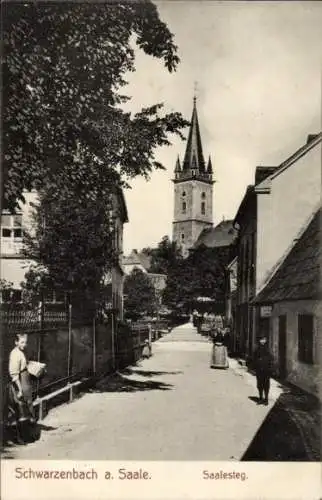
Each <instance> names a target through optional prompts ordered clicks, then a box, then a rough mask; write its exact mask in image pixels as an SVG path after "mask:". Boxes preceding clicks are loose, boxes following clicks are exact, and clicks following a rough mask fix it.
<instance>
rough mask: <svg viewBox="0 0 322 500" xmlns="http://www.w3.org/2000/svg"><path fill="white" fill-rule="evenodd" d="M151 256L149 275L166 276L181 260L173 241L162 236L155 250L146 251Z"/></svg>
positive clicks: (178, 249) (179, 252)
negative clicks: (158, 274)
mask: <svg viewBox="0 0 322 500" xmlns="http://www.w3.org/2000/svg"><path fill="white" fill-rule="evenodd" d="M146 251H148V252H149V254H150V255H151V257H152V259H151V266H150V272H151V273H160V274H168V272H169V271H170V269H171V268H173V267H176V265H177V263H178V262H180V261H181V260H182V255H181V251H180V248H179V247H178V246H177V244H176V242H175V241H171V240H170V239H169V237H168V236H164V237H163V238H162V240H161V241H160V243H159V244H158V246H157V248H154V249H146Z"/></svg>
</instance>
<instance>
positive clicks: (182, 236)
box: [181, 233, 184, 241]
mask: <svg viewBox="0 0 322 500" xmlns="http://www.w3.org/2000/svg"><path fill="white" fill-rule="evenodd" d="M181 241H184V233H182V235H181Z"/></svg>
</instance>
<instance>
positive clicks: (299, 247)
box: [254, 209, 322, 303]
mask: <svg viewBox="0 0 322 500" xmlns="http://www.w3.org/2000/svg"><path fill="white" fill-rule="evenodd" d="M320 217H321V209H319V210H318V211H317V212H316V213H315V214H314V216H313V218H312V219H311V222H310V223H309V224H308V226H307V228H306V229H305V231H304V232H303V234H302V235H301V236H300V238H299V239H298V240H297V241H296V243H295V245H294V246H293V247H292V249H291V250H290V252H289V254H288V255H287V257H286V258H285V260H284V261H283V262H282V264H281V266H280V267H279V268H278V270H277V271H276V272H275V274H274V275H273V276H272V278H271V280H270V281H269V282H268V284H267V285H266V286H265V288H263V290H261V291H260V292H259V294H258V295H257V297H256V298H255V300H254V302H255V303H274V302H280V301H292V300H300V299H302V300H308V299H317V298H318V297H319V279H320V259H321V255H322V254H321V241H320V237H321V225H320V224H321V220H320Z"/></svg>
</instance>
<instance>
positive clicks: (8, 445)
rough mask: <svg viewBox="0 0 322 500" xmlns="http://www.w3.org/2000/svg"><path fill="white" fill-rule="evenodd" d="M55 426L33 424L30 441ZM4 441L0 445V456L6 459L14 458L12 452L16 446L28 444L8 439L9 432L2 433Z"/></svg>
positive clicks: (37, 438) (55, 428)
mask: <svg viewBox="0 0 322 500" xmlns="http://www.w3.org/2000/svg"><path fill="white" fill-rule="evenodd" d="M55 430H57V427H52V426H51V425H44V424H42V423H38V422H37V424H36V425H35V428H34V429H33V431H32V441H31V442H35V441H38V440H39V439H40V437H41V433H42V431H55ZM4 434H5V435H4V442H3V444H2V446H1V456H2V458H4V459H6V460H10V459H14V458H15V457H14V456H13V454H12V452H13V451H14V450H15V449H16V448H18V447H19V448H20V447H21V446H28V443H25V444H19V445H17V444H16V443H15V442H12V441H10V434H6V432H5V433H4Z"/></svg>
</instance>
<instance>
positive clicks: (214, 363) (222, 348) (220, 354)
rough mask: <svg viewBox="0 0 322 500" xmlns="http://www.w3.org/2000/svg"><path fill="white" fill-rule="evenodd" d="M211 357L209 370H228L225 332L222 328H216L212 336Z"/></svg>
mask: <svg viewBox="0 0 322 500" xmlns="http://www.w3.org/2000/svg"><path fill="white" fill-rule="evenodd" d="M212 342H213V348H212V355H211V363H210V367H211V368H228V366H229V363H228V355H227V347H226V339H225V331H224V329H223V328H216V329H215V331H214V332H213V335H212Z"/></svg>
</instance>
